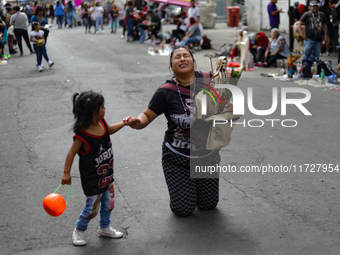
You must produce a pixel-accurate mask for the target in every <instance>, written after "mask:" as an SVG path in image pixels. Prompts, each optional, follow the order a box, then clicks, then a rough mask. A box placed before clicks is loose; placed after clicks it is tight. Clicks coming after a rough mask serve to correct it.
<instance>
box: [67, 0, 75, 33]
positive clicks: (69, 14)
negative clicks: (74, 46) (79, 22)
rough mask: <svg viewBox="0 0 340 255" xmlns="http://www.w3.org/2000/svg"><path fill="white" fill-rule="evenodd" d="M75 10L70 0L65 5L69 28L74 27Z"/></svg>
mask: <svg viewBox="0 0 340 255" xmlns="http://www.w3.org/2000/svg"><path fill="white" fill-rule="evenodd" d="M74 10H75V8H74V6H73V4H72V1H68V2H67V5H66V7H65V12H66V20H67V24H68V28H73V11H74Z"/></svg>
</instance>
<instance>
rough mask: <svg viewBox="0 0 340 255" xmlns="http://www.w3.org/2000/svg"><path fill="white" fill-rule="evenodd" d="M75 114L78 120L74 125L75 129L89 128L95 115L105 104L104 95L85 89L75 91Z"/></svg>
mask: <svg viewBox="0 0 340 255" xmlns="http://www.w3.org/2000/svg"><path fill="white" fill-rule="evenodd" d="M72 102H73V115H74V119H75V120H76V121H75V123H74V125H73V131H74V132H75V133H76V132H78V131H79V130H81V129H82V130H84V129H87V128H88V127H90V126H91V124H92V123H93V117H94V115H95V114H97V113H98V112H99V109H100V107H101V106H102V105H103V104H104V97H103V96H102V95H101V94H99V93H96V92H93V91H92V90H90V91H85V92H82V93H80V94H79V93H74V94H73V96H72Z"/></svg>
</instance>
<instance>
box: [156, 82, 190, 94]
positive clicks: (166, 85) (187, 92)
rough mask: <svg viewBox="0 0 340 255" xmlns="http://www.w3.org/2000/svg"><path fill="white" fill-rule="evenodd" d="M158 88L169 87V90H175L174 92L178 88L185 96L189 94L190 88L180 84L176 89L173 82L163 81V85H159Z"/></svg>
mask: <svg viewBox="0 0 340 255" xmlns="http://www.w3.org/2000/svg"><path fill="white" fill-rule="evenodd" d="M160 88H162V89H170V90H173V91H176V92H177V91H178V89H179V91H180V92H181V94H183V95H186V96H190V89H187V88H185V87H182V86H178V89H177V86H176V85H175V84H173V83H164V84H163V85H161V86H160Z"/></svg>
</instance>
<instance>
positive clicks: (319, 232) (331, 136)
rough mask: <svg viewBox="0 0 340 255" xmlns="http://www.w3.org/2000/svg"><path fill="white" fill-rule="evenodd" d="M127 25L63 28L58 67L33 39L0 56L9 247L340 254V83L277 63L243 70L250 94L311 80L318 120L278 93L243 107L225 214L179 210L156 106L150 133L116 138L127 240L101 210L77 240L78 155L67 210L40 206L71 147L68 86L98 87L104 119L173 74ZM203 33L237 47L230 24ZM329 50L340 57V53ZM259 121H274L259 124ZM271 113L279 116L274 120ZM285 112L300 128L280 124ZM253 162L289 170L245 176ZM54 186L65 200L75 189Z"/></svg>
mask: <svg viewBox="0 0 340 255" xmlns="http://www.w3.org/2000/svg"><path fill="white" fill-rule="evenodd" d="M169 28H170V27H169ZM121 32H122V31H121V30H120V29H119V30H118V31H117V34H110V31H109V29H106V30H105V31H104V33H103V34H98V35H96V34H93V33H91V34H85V33H84V29H83V28H80V27H77V28H74V29H62V30H58V29H57V28H56V27H53V28H52V29H51V32H50V36H49V38H48V42H47V52H48V55H49V57H50V59H51V60H53V61H54V62H55V65H54V66H53V68H52V69H50V68H48V65H47V63H46V62H45V61H44V60H43V64H44V66H45V70H44V71H43V72H42V73H38V71H37V69H36V67H35V63H36V57H35V55H32V56H30V55H29V50H28V49H27V47H26V46H25V45H24V46H23V48H24V53H25V55H24V56H23V57H20V56H18V55H13V57H12V59H11V60H9V61H8V64H7V65H1V66H0V98H1V99H0V109H1V110H0V113H1V114H0V129H1V134H0V169H1V181H0V182H1V185H0V193H1V196H0V203H1V211H0V219H1V222H0V248H1V252H0V253H1V254H4V255H12V254H15V255H46V254H49V255H50V254H51V255H53V254H63V255H64V254H65V255H66V254H67V255H78V254H82V255H88V254H119V255H137V254H141V255H142V254H147V255H159V254H162V255H174V254H183V255H187V254H188V255H191V254H200V255H201V254H202V255H205V254H213V255H219V254H228V255H229V254H237V255H245V254H246V255H248V254H254V255H263V254H266V255H267V254H268V255H272V254H280V255H281V254H282V255H286V254H292V255H303V254H306V255H320V254H327V255H336V254H340V216H339V212H338V211H339V207H340V200H339V190H340V182H339V181H340V169H339V168H340V156H339V155H340V154H339V144H340V135H339V126H340V108H339V98H340V92H337V91H333V90H330V89H328V88H316V87H311V86H299V85H298V84H296V83H293V82H283V81H277V80H274V79H273V78H269V77H262V76H261V73H268V72H278V70H279V69H276V68H269V69H263V68H260V69H256V70H254V71H249V72H245V73H244V74H243V75H242V79H241V80H240V82H239V85H238V86H239V87H240V89H241V90H242V91H243V92H244V94H245V95H247V93H246V91H247V88H249V87H252V88H253V91H254V96H253V101H254V107H255V108H256V109H269V108H270V107H271V105H272V88H273V87H275V88H278V93H279V98H280V95H281V89H282V88H305V89H307V90H308V91H309V92H310V93H311V99H310V101H309V102H308V103H306V104H304V106H305V107H306V109H308V111H309V112H311V113H312V116H305V115H304V114H303V113H302V112H301V111H300V110H299V109H298V108H297V107H296V106H293V105H289V106H288V107H287V115H286V116H281V104H280V103H281V100H280V99H279V103H278V107H277V110H276V111H275V112H274V113H272V114H271V115H270V116H255V115H254V114H252V113H251V112H250V111H249V110H248V107H247V106H246V107H245V110H246V112H245V116H244V117H243V118H242V119H241V120H240V121H244V123H245V125H244V126H243V125H237V126H236V127H235V129H234V131H233V134H232V141H231V143H230V145H229V146H228V147H226V148H223V149H222V150H221V152H220V154H221V158H222V161H221V166H225V167H228V166H229V167H234V169H236V171H235V172H230V173H221V175H220V202H219V204H218V207H217V209H216V210H213V211H202V210H197V211H196V212H195V213H194V214H193V215H192V216H190V217H186V218H179V217H176V216H175V215H174V214H172V212H171V210H170V208H169V195H168V190H167V187H166V183H165V180H164V176H163V173H162V167H161V144H162V141H163V135H164V131H165V130H166V120H165V117H164V116H160V117H158V118H157V119H156V120H155V121H154V122H153V123H152V124H151V125H150V126H148V127H147V128H146V129H143V130H137V131H136V130H132V129H130V128H129V127H125V128H123V129H122V130H121V131H119V132H118V133H116V134H114V135H113V136H111V140H112V143H113V150H114V153H115V180H116V207H115V209H114V211H113V213H112V215H111V225H112V226H113V227H114V228H117V229H118V230H120V231H122V232H124V237H123V238H122V239H119V240H111V239H105V238H99V237H98V235H97V233H96V230H97V227H98V220H99V217H98V216H97V218H95V219H94V220H92V221H91V223H90V226H89V229H88V231H86V234H85V239H86V241H87V245H86V246H85V247H74V246H73V245H72V238H71V234H72V231H73V229H74V227H75V221H76V220H77V218H78V216H79V213H80V211H81V210H82V208H83V205H84V202H85V196H84V194H83V192H82V189H81V185H80V179H79V172H78V157H76V159H75V162H74V164H73V168H72V172H71V174H72V186H71V191H70V197H69V201H68V205H67V209H66V211H65V212H64V213H63V214H62V215H61V216H60V217H57V218H53V217H51V216H49V215H48V214H47V213H46V212H45V210H44V209H43V207H42V200H43V198H44V197H45V196H46V195H47V194H49V193H52V192H53V191H54V190H55V189H56V188H57V187H58V186H59V184H60V181H61V176H62V172H63V166H64V161H65V157H66V154H67V152H68V150H69V148H70V146H71V143H72V136H73V133H72V131H71V127H72V123H73V116H72V103H71V95H72V94H73V93H74V92H80V91H84V90H90V89H92V90H94V91H99V92H101V93H102V94H103V95H104V98H105V106H106V116H105V118H106V120H107V121H108V123H110V124H113V123H116V122H119V121H120V120H122V119H123V118H124V117H125V116H137V115H138V114H139V113H140V112H142V111H143V110H144V109H145V108H146V107H147V104H148V102H149V100H150V98H151V97H152V95H153V93H154V92H155V90H156V89H157V87H159V86H160V85H161V84H162V83H163V82H165V81H166V79H169V78H170V77H171V75H172V74H171V72H170V68H169V57H167V56H151V55H149V54H148V53H147V51H148V48H149V47H150V46H149V45H147V44H143V45H141V44H140V43H139V42H131V43H126V42H125V41H124V40H123V39H121V38H120V35H121ZM205 32H206V34H207V35H208V36H209V37H210V38H211V39H212V45H213V47H215V48H216V49H217V48H218V47H219V46H221V45H222V44H223V43H226V42H228V43H233V42H234V40H235V35H236V31H235V30H234V29H233V28H228V27H227V26H226V24H224V23H222V24H217V26H216V28H215V29H209V30H208V29H207V30H205ZM210 52H213V50H202V51H197V52H195V53H194V56H195V58H196V62H197V70H210V62H209V58H208V57H206V56H205V55H206V54H209V53H210ZM329 59H331V60H332V61H333V66H335V65H336V59H337V56H336V54H335V53H333V55H332V56H331V57H329ZM214 61H216V58H215V59H214ZM214 64H215V63H214ZM246 97H247V96H246ZM288 97H289V98H301V97H303V95H301V94H300V95H296V94H292V95H291V94H289V96H288ZM253 119H256V120H262V121H263V122H264V123H265V124H264V125H263V127H257V128H256V127H251V125H249V124H248V123H249V121H250V120H253ZM266 119H279V120H280V121H276V122H275V125H274V127H272V126H271V122H268V121H266ZM285 119H294V120H295V121H296V122H297V123H298V124H297V126H296V127H283V126H282V124H281V123H282V121H283V120H285ZM253 124H254V125H258V122H257V123H255V122H253ZM286 124H288V122H287V123H286ZM289 124H291V123H289ZM251 166H256V167H258V169H262V170H263V169H264V168H263V167H264V166H265V167H267V169H270V166H271V167H272V169H273V168H274V167H275V169H279V168H281V169H284V170H287V169H289V171H285V172H283V173H279V172H277V173H261V172H259V173H255V172H241V169H247V167H248V169H250V168H249V167H251ZM336 166H337V167H338V170H339V171H336ZM332 169H333V170H332ZM58 193H60V194H61V195H62V196H64V197H65V198H66V194H67V187H66V186H64V187H62V188H60V189H59V191H58Z"/></svg>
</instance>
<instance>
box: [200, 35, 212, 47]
mask: <svg viewBox="0 0 340 255" xmlns="http://www.w3.org/2000/svg"><path fill="white" fill-rule="evenodd" d="M210 41H211V40H210V39H209V38H208V36H206V35H203V44H202V49H211V44H210Z"/></svg>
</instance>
